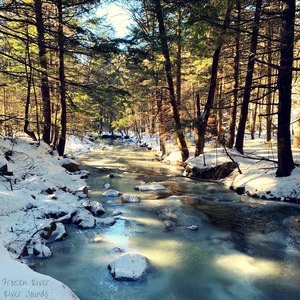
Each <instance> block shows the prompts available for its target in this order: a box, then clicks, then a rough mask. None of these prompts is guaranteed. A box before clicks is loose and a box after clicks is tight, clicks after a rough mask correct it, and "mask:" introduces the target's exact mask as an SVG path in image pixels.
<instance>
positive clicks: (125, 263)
mask: <svg viewBox="0 0 300 300" xmlns="http://www.w3.org/2000/svg"><path fill="white" fill-rule="evenodd" d="M108 268H109V269H110V272H111V274H112V276H113V277H114V278H115V279H116V280H137V279H140V278H141V277H143V276H144V274H145V273H146V271H147V268H148V262H147V259H146V257H145V256H143V255H141V254H137V253H124V254H122V255H120V256H119V257H118V258H116V259H115V260H114V261H113V262H111V263H110V264H109V265H108Z"/></svg>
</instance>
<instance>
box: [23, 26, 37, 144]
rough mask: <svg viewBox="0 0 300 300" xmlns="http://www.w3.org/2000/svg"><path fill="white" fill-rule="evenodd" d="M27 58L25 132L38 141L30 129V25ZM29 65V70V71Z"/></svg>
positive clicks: (27, 39) (27, 36) (27, 34)
mask: <svg viewBox="0 0 300 300" xmlns="http://www.w3.org/2000/svg"><path fill="white" fill-rule="evenodd" d="M25 55H26V58H25V61H27V64H26V65H25V73H26V80H27V96H26V104H25V114H24V119H25V122H24V132H25V133H26V134H28V135H29V136H30V137H31V138H32V139H33V140H34V141H37V138H36V136H35V134H34V132H33V131H31V130H29V128H28V127H29V106H30V102H31V101H30V100H31V99H30V95H31V86H32V65H31V57H30V51H29V32H28V25H27V26H26V54H25ZM28 67H29V72H28Z"/></svg>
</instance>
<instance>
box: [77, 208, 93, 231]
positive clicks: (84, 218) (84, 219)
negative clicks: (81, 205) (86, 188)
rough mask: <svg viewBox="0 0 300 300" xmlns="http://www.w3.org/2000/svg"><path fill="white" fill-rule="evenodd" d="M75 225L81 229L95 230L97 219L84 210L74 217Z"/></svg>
mask: <svg viewBox="0 0 300 300" xmlns="http://www.w3.org/2000/svg"><path fill="white" fill-rule="evenodd" d="M73 223H74V224H76V225H77V226H78V227H80V228H93V227H95V226H96V219H95V218H94V217H93V215H92V214H91V213H90V212H89V211H88V210H86V209H82V210H80V211H78V212H77V213H76V215H75V216H74V217H73Z"/></svg>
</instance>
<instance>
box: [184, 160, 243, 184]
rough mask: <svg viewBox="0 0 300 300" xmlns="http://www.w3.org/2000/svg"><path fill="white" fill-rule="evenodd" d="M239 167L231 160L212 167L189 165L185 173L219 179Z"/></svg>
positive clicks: (203, 177)
mask: <svg viewBox="0 0 300 300" xmlns="http://www.w3.org/2000/svg"><path fill="white" fill-rule="evenodd" d="M236 168H237V164H236V163H234V162H232V161H230V162H225V163H223V164H221V165H218V166H215V167H212V168H198V167H195V166H189V165H187V166H186V168H185V174H186V176H188V177H194V178H200V179H211V180H218V179H222V178H225V177H227V176H228V175H230V174H231V173H232V172H233V171H234V170H235V169H236Z"/></svg>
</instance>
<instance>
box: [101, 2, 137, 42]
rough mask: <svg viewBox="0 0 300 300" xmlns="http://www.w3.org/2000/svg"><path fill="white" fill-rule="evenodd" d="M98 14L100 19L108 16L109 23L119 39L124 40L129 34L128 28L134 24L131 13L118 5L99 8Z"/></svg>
mask: <svg viewBox="0 0 300 300" xmlns="http://www.w3.org/2000/svg"><path fill="white" fill-rule="evenodd" d="M96 14H97V16H99V17H103V16H106V18H107V21H108V22H109V23H111V24H112V26H113V27H114V29H115V31H116V32H115V36H116V37H117V38H122V37H125V36H126V35H127V34H129V30H128V28H127V27H128V26H129V25H130V24H131V23H132V19H131V16H130V13H129V12H128V11H126V10H125V9H124V8H122V6H120V5H118V4H116V3H113V4H109V5H105V6H102V7H101V8H99V9H98V10H97V13H96Z"/></svg>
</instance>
